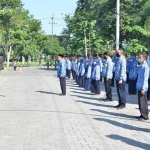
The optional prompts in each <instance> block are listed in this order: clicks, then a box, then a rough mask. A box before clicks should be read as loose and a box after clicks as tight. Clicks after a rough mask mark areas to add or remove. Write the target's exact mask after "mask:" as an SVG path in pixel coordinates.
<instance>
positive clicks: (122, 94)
mask: <svg viewBox="0 0 150 150" xmlns="http://www.w3.org/2000/svg"><path fill="white" fill-rule="evenodd" d="M116 56H117V57H118V58H119V59H118V60H117V61H116V70H115V79H116V87H117V94H118V97H119V101H118V103H119V104H118V105H117V106H115V108H117V109H123V108H125V107H126V91H125V82H126V59H125V57H124V50H123V49H119V50H117V51H116Z"/></svg>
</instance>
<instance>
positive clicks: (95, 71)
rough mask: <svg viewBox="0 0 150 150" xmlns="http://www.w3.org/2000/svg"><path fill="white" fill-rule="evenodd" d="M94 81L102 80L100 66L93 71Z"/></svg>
mask: <svg viewBox="0 0 150 150" xmlns="http://www.w3.org/2000/svg"><path fill="white" fill-rule="evenodd" d="M91 78H92V80H100V66H99V65H97V66H96V67H94V69H93V71H92V76H91Z"/></svg>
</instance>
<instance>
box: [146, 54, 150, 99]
mask: <svg viewBox="0 0 150 150" xmlns="http://www.w3.org/2000/svg"><path fill="white" fill-rule="evenodd" d="M146 54H147V55H148V54H149V53H148V52H146ZM146 62H147V65H148V66H149V72H150V59H149V57H147V60H146ZM147 100H150V74H149V78H148V91H147Z"/></svg>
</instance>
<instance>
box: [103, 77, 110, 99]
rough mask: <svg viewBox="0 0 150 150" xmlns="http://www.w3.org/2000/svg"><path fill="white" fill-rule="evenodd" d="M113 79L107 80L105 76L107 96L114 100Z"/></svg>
mask: <svg viewBox="0 0 150 150" xmlns="http://www.w3.org/2000/svg"><path fill="white" fill-rule="evenodd" d="M111 81H112V80H111V79H109V80H108V81H106V78H104V85H105V92H106V97H107V98H108V99H109V100H112V91H111Z"/></svg>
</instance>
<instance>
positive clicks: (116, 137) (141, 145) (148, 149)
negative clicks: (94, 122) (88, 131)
mask: <svg viewBox="0 0 150 150" xmlns="http://www.w3.org/2000/svg"><path fill="white" fill-rule="evenodd" d="M107 137H109V138H111V139H113V140H120V141H122V142H124V143H126V144H128V145H131V146H134V147H138V148H142V149H144V150H150V144H147V143H142V142H139V141H135V140H133V139H129V138H127V137H123V136H120V135H116V134H111V135H107Z"/></svg>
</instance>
